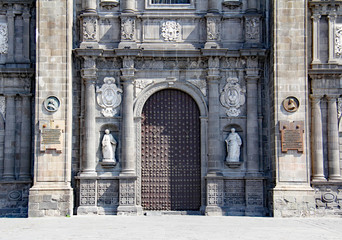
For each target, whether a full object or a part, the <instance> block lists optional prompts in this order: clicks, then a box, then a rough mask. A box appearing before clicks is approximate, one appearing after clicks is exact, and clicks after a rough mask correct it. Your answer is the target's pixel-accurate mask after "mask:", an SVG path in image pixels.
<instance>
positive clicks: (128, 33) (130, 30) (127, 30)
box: [121, 18, 135, 40]
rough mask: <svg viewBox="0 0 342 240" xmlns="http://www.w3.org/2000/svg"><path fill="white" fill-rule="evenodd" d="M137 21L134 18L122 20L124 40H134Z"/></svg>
mask: <svg viewBox="0 0 342 240" xmlns="http://www.w3.org/2000/svg"><path fill="white" fill-rule="evenodd" d="M134 29H135V20H134V19H133V18H122V20H121V37H122V39H123V40H133V37H134Z"/></svg>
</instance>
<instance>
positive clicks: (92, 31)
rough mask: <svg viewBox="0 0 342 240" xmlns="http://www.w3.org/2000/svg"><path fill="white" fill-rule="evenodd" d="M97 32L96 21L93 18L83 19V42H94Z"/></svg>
mask: <svg viewBox="0 0 342 240" xmlns="http://www.w3.org/2000/svg"><path fill="white" fill-rule="evenodd" d="M96 31H97V19H96V18H94V17H84V18H83V40H85V41H95V40H96Z"/></svg>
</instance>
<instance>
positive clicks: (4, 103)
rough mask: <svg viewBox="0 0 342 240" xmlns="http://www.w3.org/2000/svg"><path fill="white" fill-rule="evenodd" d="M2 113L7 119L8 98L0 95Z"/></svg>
mask: <svg viewBox="0 0 342 240" xmlns="http://www.w3.org/2000/svg"><path fill="white" fill-rule="evenodd" d="M0 113H1V115H2V117H3V118H4V119H5V116H6V98H5V97H4V96H0Z"/></svg>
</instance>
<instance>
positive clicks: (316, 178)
mask: <svg viewBox="0 0 342 240" xmlns="http://www.w3.org/2000/svg"><path fill="white" fill-rule="evenodd" d="M311 181H312V182H326V181H327V179H326V178H325V177H324V176H315V177H313V178H312V180H311Z"/></svg>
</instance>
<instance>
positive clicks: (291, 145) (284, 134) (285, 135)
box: [279, 121, 304, 153]
mask: <svg viewBox="0 0 342 240" xmlns="http://www.w3.org/2000/svg"><path fill="white" fill-rule="evenodd" d="M279 129H280V133H281V151H282V152H283V153H287V151H288V150H297V151H298V152H300V153H303V152H304V143H303V133H304V122H303V121H294V122H289V121H279Z"/></svg>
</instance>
